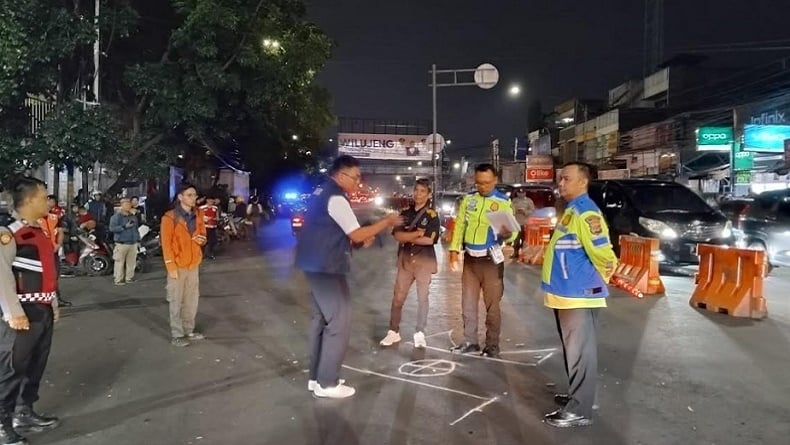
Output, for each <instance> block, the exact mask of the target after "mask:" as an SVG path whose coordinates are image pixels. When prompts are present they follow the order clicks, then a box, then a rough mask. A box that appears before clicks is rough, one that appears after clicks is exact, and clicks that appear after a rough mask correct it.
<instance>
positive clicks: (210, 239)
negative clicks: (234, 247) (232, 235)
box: [206, 227, 217, 256]
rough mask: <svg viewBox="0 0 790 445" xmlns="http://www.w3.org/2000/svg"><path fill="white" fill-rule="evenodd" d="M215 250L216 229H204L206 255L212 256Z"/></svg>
mask: <svg viewBox="0 0 790 445" xmlns="http://www.w3.org/2000/svg"><path fill="white" fill-rule="evenodd" d="M216 249H217V228H216V227H207V228H206V254H207V255H208V256H214V251H215V250H216Z"/></svg>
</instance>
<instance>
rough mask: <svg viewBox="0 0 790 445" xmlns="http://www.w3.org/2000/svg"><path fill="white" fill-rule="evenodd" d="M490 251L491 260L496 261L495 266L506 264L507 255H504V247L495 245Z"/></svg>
mask: <svg viewBox="0 0 790 445" xmlns="http://www.w3.org/2000/svg"><path fill="white" fill-rule="evenodd" d="M488 251H489V252H490V253H491V260H492V261H494V264H502V263H504V262H505V254H504V253H502V246H500V245H499V244H494V245H493V246H491V247H489V248H488Z"/></svg>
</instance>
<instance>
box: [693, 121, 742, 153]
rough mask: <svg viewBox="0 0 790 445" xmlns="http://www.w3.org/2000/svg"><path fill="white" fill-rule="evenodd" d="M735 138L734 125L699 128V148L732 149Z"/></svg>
mask: <svg viewBox="0 0 790 445" xmlns="http://www.w3.org/2000/svg"><path fill="white" fill-rule="evenodd" d="M732 140H733V131H732V127H700V128H699V129H697V150H722V151H726V150H729V149H730V145H731V144H732Z"/></svg>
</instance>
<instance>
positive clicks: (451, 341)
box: [447, 330, 458, 348]
mask: <svg viewBox="0 0 790 445" xmlns="http://www.w3.org/2000/svg"><path fill="white" fill-rule="evenodd" d="M447 338H449V339H450V344H451V345H453V346H452V347H453V348H454V347H456V346H458V345H456V344H455V342H454V341H453V331H452V330H449V331H447Z"/></svg>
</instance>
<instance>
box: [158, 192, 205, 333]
mask: <svg viewBox="0 0 790 445" xmlns="http://www.w3.org/2000/svg"><path fill="white" fill-rule="evenodd" d="M197 196H198V194H197V189H195V187H194V186H192V185H188V184H185V185H182V186H181V187H180V188H179V191H178V195H177V198H176V204H175V206H174V208H173V210H170V211H168V212H167V213H165V214H164V216H162V223H161V239H162V256H163V258H164V260H165V268H166V269H167V301H168V302H169V303H170V332H171V334H172V340H171V343H172V344H173V345H174V346H178V347H184V346H189V344H190V341H192V340H202V339H203V338H204V337H203V334H201V333H199V332H195V316H196V315H197V308H198V298H199V296H200V289H199V278H198V269H199V267H200V263H201V261H202V260H203V249H202V248H203V245H205V244H206V226H205V224H204V222H203V212H202V211H201V210H200V209H198V208H197V207H196V206H195V203H196V201H197Z"/></svg>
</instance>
